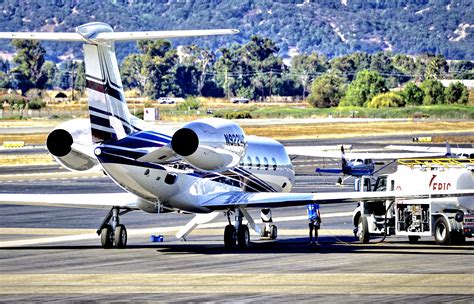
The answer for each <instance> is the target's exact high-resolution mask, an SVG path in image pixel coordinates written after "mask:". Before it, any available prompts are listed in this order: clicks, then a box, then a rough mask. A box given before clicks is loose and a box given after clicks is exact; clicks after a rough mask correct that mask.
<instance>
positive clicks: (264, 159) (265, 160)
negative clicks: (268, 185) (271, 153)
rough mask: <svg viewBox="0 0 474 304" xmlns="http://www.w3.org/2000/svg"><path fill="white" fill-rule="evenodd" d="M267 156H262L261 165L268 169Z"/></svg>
mask: <svg viewBox="0 0 474 304" xmlns="http://www.w3.org/2000/svg"><path fill="white" fill-rule="evenodd" d="M268 165H269V164H268V158H266V157H264V158H263V166H264V167H265V170H268Z"/></svg>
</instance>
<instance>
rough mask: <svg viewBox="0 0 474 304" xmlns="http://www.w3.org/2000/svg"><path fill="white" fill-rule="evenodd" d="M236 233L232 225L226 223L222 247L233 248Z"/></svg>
mask: <svg viewBox="0 0 474 304" xmlns="http://www.w3.org/2000/svg"><path fill="white" fill-rule="evenodd" d="M236 240H237V235H236V232H235V227H234V226H233V225H227V226H225V229H224V247H225V248H226V249H234V248H235V242H236Z"/></svg>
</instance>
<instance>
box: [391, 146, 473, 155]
mask: <svg viewBox="0 0 474 304" xmlns="http://www.w3.org/2000/svg"><path fill="white" fill-rule="evenodd" d="M384 149H387V150H399V151H415V152H430V153H444V155H445V154H446V153H447V149H446V148H445V147H432V146H401V145H400V146H399V145H389V146H386V147H385V148H384ZM450 152H451V153H453V154H463V153H467V154H471V153H474V149H473V148H450Z"/></svg>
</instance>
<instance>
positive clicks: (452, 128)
mask: <svg viewBox="0 0 474 304" xmlns="http://www.w3.org/2000/svg"><path fill="white" fill-rule="evenodd" d="M16 123H18V125H21V126H42V122H41V121H36V122H29V123H28V122H24V121H17V122H8V123H7V122H2V123H1V124H0V130H1V127H5V126H7V127H13V126H15V125H16ZM55 123H56V124H59V123H60V121H56V122H52V121H48V122H47V125H49V126H51V128H52V127H53V126H54V125H55ZM242 128H243V129H244V130H245V133H246V134H248V135H258V136H267V137H271V138H275V139H305V138H307V139H311V138H313V139H317V138H340V137H348V136H370V135H379V134H411V135H416V134H420V133H433V134H437V136H436V137H437V138H440V139H439V140H440V141H441V142H442V141H445V140H446V139H443V138H444V137H443V136H442V134H443V133H446V132H473V133H474V121H436V120H411V121H405V122H351V123H347V122H339V123H330V122H324V123H304V124H281V125H280V124H272V125H261V124H255V125H252V123H251V122H250V123H246V124H245V125H244V126H243V127H242ZM27 132H28V129H27V128H26V129H25V134H2V133H1V131H0V143H2V142H4V141H24V142H25V144H26V145H44V143H45V142H46V137H47V133H33V134H29V133H27ZM450 141H452V142H453V143H454V142H457V143H472V142H473V141H472V138H469V137H464V136H463V137H455V138H452V139H450Z"/></svg>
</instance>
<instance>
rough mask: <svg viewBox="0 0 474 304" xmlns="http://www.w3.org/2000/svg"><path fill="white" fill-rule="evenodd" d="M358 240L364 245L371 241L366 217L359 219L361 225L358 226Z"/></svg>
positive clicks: (362, 216)
mask: <svg viewBox="0 0 474 304" xmlns="http://www.w3.org/2000/svg"><path fill="white" fill-rule="evenodd" d="M357 238H358V239H359V241H360V242H361V243H363V244H367V243H368V242H369V240H370V234H369V223H368V221H367V217H366V216H365V215H361V216H360V217H359V225H358V226H357Z"/></svg>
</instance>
